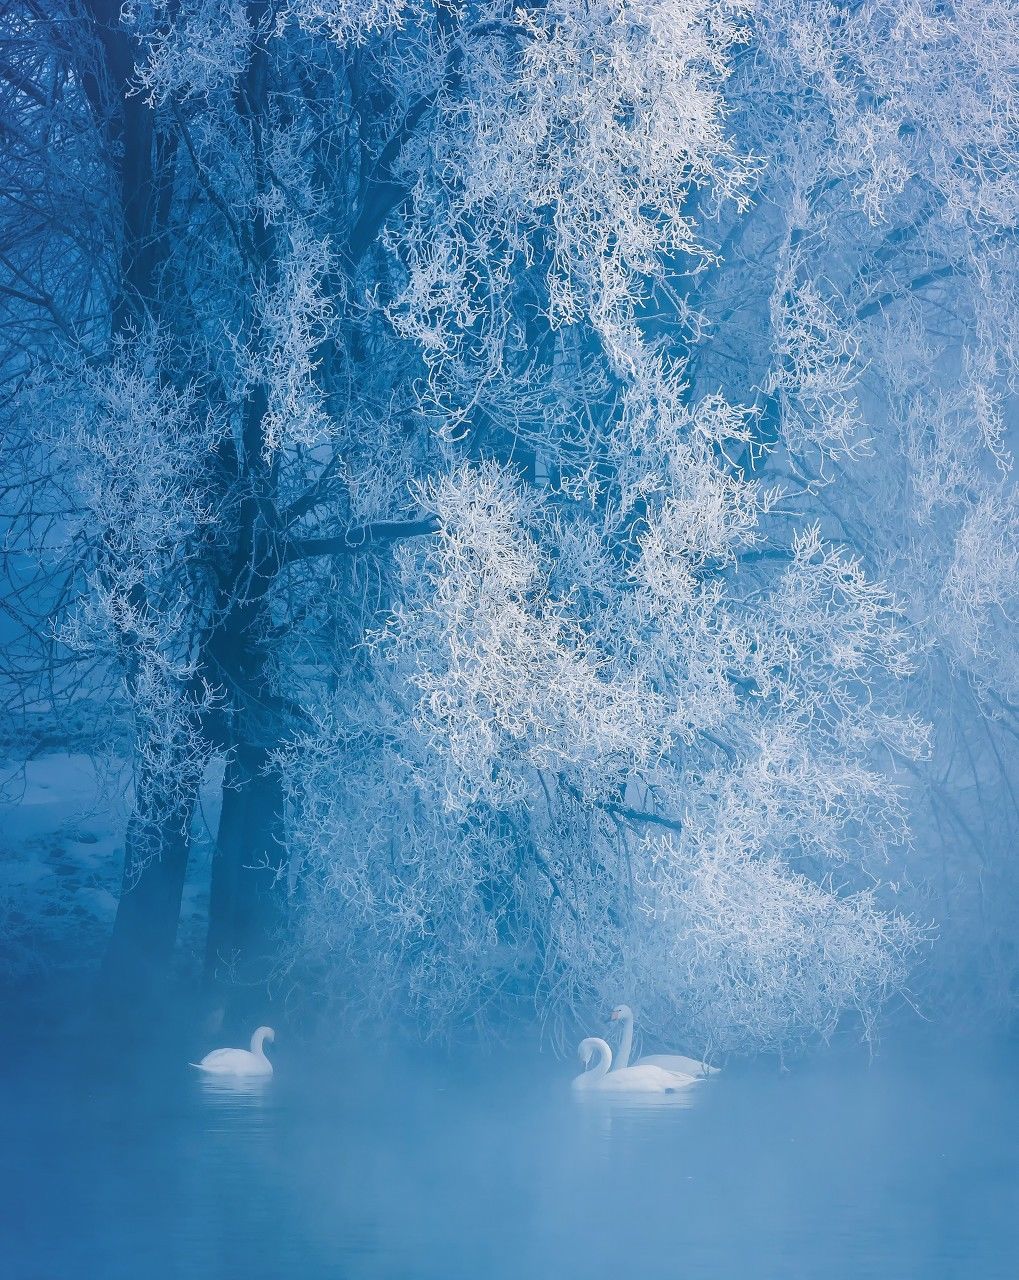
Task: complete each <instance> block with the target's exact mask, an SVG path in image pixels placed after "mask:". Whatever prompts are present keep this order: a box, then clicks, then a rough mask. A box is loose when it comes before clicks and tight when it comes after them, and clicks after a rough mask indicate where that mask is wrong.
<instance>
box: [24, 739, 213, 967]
mask: <svg viewBox="0 0 1019 1280" xmlns="http://www.w3.org/2000/svg"><path fill="white" fill-rule="evenodd" d="M216 782H217V779H216V777H215V776H210V778H209V782H208V786H207V787H206V788H205V791H204V793H203V797H202V805H201V806H200V812H199V816H198V819H197V821H196V830H195V849H194V853H193V856H192V860H191V866H190V868H189V875H188V883H187V886H186V888H185V894H184V909H183V913H182V921H181V930H180V949H181V952H182V959H183V960H185V961H187V960H190V959H193V958H194V956H195V955H197V954H198V952H199V951H200V946H201V936H200V935H201V920H202V918H203V917H204V907H205V902H206V899H207V892H208V890H207V881H208V865H209V857H210V851H211V843H212V836H211V832H212V831H214V830H215V823H216V820H217V817H218V815H217V813H216V812H215V810H216V803H217V801H216V797H217V792H218V787H217V786H216ZM129 806H130V771H129V768H128V766H127V765H126V764H125V763H124V761H123V760H119V759H111V758H102V757H97V756H90V755H84V754H76V753H73V752H59V751H54V752H50V753H47V754H39V755H36V756H33V757H32V758H31V759H28V760H18V759H0V973H3V972H7V973H11V972H16V973H17V972H26V973H28V972H38V971H43V970H49V969H54V968H62V967H64V966H68V965H78V964H80V963H81V959H82V957H83V956H84V957H86V958H87V959H88V960H90V961H95V960H98V957H99V956H100V954H101V952H102V948H103V945H104V944H105V941H106V939H107V938H108V936H109V931H110V928H111V927H112V924H113V918H114V914H115V912H116V909H117V894H118V893H119V892H120V878H121V873H122V870H123V859H124V832H125V830H126V827H127V816H128V812H129Z"/></svg>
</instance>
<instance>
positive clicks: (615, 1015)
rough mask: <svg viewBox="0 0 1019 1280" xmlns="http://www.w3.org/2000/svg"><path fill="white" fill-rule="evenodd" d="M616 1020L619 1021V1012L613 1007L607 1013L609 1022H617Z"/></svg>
mask: <svg viewBox="0 0 1019 1280" xmlns="http://www.w3.org/2000/svg"><path fill="white" fill-rule="evenodd" d="M618 1021H619V1014H618V1013H617V1012H616V1011H615V1009H613V1010H612V1012H611V1013H610V1014H609V1022H618Z"/></svg>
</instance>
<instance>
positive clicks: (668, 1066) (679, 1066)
mask: <svg viewBox="0 0 1019 1280" xmlns="http://www.w3.org/2000/svg"><path fill="white" fill-rule="evenodd" d="M609 1017H610V1018H611V1020H612V1021H613V1022H621V1023H622V1024H623V1038H622V1039H621V1040H620V1042H619V1066H618V1067H617V1068H616V1070H617V1071H619V1070H621V1069H622V1068H624V1067H626V1066H628V1064H629V1061H630V1050H631V1049H632V1048H633V1010H632V1009H631V1008H630V1006H629V1005H628V1004H617V1005H616V1007H615V1008H614V1009H613V1010H612V1012H611V1013H610V1014H609ZM637 1066H638V1067H664V1069H665V1070H666V1071H679V1072H682V1073H684V1074H686V1075H691V1076H713V1075H717V1074H718V1071H719V1068H718V1067H709V1066H708V1065H707V1063H706V1062H698V1061H697V1059H696V1058H688V1057H686V1055H685V1054H682V1053H651V1054H648V1055H647V1057H645V1058H638V1059H637Z"/></svg>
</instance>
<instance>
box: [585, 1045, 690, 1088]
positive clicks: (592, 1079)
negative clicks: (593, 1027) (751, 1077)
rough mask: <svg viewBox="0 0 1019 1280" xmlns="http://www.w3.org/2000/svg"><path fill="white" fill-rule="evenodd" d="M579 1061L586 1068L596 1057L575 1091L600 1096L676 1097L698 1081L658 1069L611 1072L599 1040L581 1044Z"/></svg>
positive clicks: (608, 1057)
mask: <svg viewBox="0 0 1019 1280" xmlns="http://www.w3.org/2000/svg"><path fill="white" fill-rule="evenodd" d="M579 1053H580V1060H581V1061H582V1062H583V1064H584V1066H585V1067H586V1066H587V1064H588V1063H589V1062H590V1061H591V1059H592V1057H594V1056H595V1054H597V1055H598V1061H597V1062H596V1063H595V1064H594V1066H593V1067H592V1069H591V1070H590V1071H584V1072H582V1073H581V1074H580V1075H579V1076H577V1077H576V1078H575V1079H574V1081H573V1087H574V1089H582V1090H585V1091H586V1090H588V1089H597V1090H599V1091H600V1092H603V1093H678V1092H679V1090H680V1089H686V1088H687V1087H688V1086H690V1085H692V1084H696V1083H697V1077H696V1076H691V1075H681V1074H679V1073H677V1072H675V1071H664V1070H663V1069H662V1068H661V1067H655V1066H636V1067H621V1068H619V1070H617V1071H611V1070H610V1068H611V1066H612V1050H611V1049H610V1048H609V1046H608V1045H607V1044H606V1043H605V1041H604V1040H602V1039H600V1038H599V1037H598V1036H588V1037H587V1039H586V1040H581V1042H580V1049H579Z"/></svg>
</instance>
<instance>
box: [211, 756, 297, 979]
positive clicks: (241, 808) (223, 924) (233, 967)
mask: <svg viewBox="0 0 1019 1280" xmlns="http://www.w3.org/2000/svg"><path fill="white" fill-rule="evenodd" d="M286 877H287V867H286V858H285V854H284V849H283V789H282V785H281V782H280V778H279V774H278V772H277V770H276V769H275V768H274V767H273V765H272V764H271V762H270V758H269V752H268V750H267V749H266V748H265V747H259V746H252V745H251V744H248V743H244V744H241V745H239V746H238V747H237V748H236V750H235V752H234V754H233V756H232V758H231V759H230V761H229V762H228V764H227V768H226V775H225V777H224V779H223V809H222V813H221V814H220V820H219V833H218V838H217V841H216V851H215V854H214V856H213V863H212V889H211V894H210V900H209V936H208V946H207V949H206V961H205V967H206V977H207V980H208V981H209V982H210V984H212V986H213V988H214V989H217V988H219V987H220V986H221V985H222V984H223V982H224V981H226V980H229V981H231V982H233V983H236V984H238V985H239V986H240V987H242V988H243V987H249V988H250V987H260V988H263V989H264V983H265V980H266V978H267V977H268V975H269V973H270V971H271V969H272V964H273V958H274V954H275V950H276V944H277V940H278V936H279V933H280V930H281V928H282V927H283V923H284V918H285V905H286V889H287V883H286Z"/></svg>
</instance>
